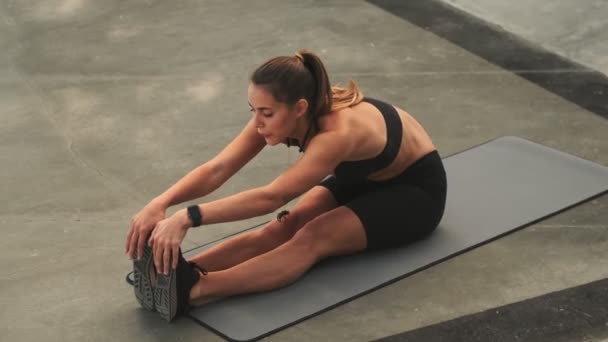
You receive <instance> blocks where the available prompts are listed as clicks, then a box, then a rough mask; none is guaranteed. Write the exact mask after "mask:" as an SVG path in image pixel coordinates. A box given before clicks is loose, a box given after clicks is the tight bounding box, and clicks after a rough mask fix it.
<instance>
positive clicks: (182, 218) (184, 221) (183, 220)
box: [175, 209, 192, 230]
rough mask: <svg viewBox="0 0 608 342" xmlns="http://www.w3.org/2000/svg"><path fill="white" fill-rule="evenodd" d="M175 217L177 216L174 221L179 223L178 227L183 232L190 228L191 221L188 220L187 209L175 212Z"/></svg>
mask: <svg viewBox="0 0 608 342" xmlns="http://www.w3.org/2000/svg"><path fill="white" fill-rule="evenodd" d="M175 215H176V216H177V217H176V219H177V220H178V221H179V223H180V226H181V227H182V228H183V229H184V230H188V229H190V228H192V219H191V218H190V215H188V210H187V209H180V210H178V211H176V212H175Z"/></svg>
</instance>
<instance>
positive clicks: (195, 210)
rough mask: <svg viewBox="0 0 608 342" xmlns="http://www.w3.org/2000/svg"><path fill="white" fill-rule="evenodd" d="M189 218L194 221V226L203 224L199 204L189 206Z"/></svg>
mask: <svg viewBox="0 0 608 342" xmlns="http://www.w3.org/2000/svg"><path fill="white" fill-rule="evenodd" d="M188 218H190V221H192V227H198V226H200V225H201V224H203V222H202V221H203V215H202V214H201V209H200V208H199V207H198V205H191V206H189V207H188Z"/></svg>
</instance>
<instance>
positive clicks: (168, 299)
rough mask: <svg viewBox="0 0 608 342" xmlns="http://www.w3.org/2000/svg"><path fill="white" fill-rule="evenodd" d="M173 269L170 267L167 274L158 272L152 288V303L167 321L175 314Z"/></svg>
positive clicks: (175, 300)
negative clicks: (154, 285) (154, 286)
mask: <svg viewBox="0 0 608 342" xmlns="http://www.w3.org/2000/svg"><path fill="white" fill-rule="evenodd" d="M175 273H176V272H175V270H174V269H171V270H170V271H169V274H168V275H164V274H158V275H157V283H156V288H155V289H154V305H155V306H156V311H158V313H159V314H160V317H162V318H163V319H164V320H166V321H167V322H171V321H172V320H173V318H175V316H176V314H177V286H176V283H175V278H176V274H175Z"/></svg>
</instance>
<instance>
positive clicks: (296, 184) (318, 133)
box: [126, 50, 447, 321]
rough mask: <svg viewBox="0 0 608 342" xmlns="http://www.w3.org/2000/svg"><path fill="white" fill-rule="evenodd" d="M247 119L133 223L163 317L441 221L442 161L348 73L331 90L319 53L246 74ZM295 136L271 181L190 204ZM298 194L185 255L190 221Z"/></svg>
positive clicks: (222, 217)
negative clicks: (245, 227)
mask: <svg viewBox="0 0 608 342" xmlns="http://www.w3.org/2000/svg"><path fill="white" fill-rule="evenodd" d="M248 98H249V106H250V107H251V112H252V118H251V119H250V120H249V122H248V123H247V124H246V125H245V128H244V129H243V130H242V132H241V133H240V134H239V135H238V136H237V137H236V138H235V139H234V140H233V141H232V142H231V143H230V144H229V145H228V146H227V147H226V148H225V149H224V150H222V151H221V152H220V153H219V154H218V155H217V156H216V157H214V158H213V159H211V160H210V161H208V162H206V163H204V164H203V165H201V166H199V167H198V168H196V169H195V170H193V171H192V172H190V173H189V174H187V175H186V176H185V177H184V178H182V179H181V180H179V181H178V182H177V183H176V184H175V185H173V186H172V187H171V188H169V189H168V190H167V191H166V192H164V193H163V194H161V195H159V196H158V197H156V198H155V199H153V200H152V201H151V202H150V203H149V204H147V205H146V206H145V207H144V208H143V209H142V210H141V211H140V212H139V213H137V214H136V215H135V216H134V217H133V219H132V221H131V225H130V229H129V232H128V236H127V241H126V253H127V254H128V255H129V256H130V257H132V258H137V259H136V260H135V261H134V277H135V295H136V297H137V299H138V300H139V302H140V303H141V305H142V306H144V307H145V308H147V309H150V310H157V311H158V312H159V313H160V315H161V316H162V317H163V318H164V319H166V320H167V321H171V320H172V319H173V318H174V317H176V316H178V315H180V314H184V313H186V312H187V311H188V310H189V309H190V308H191V306H193V305H202V304H204V303H205V302H208V301H209V300H211V299H213V298H216V297H226V296H232V295H237V294H244V293H252V292H259V291H267V290H272V289H276V288H278V287H282V286H285V285H288V284H290V283H292V282H294V281H296V280H297V279H298V278H299V277H300V276H301V275H302V274H304V273H305V272H306V271H307V270H308V269H310V267H311V266H313V265H314V264H315V263H316V262H318V261H320V260H322V259H323V258H327V257H329V256H336V255H345V254H351V253H357V252H362V251H366V250H377V249H381V248H390V247H394V246H399V245H403V244H406V243H409V242H412V241H415V240H417V239H420V238H422V237H423V236H425V235H427V234H429V233H430V232H431V231H433V230H434V229H435V227H436V226H437V225H438V224H439V221H440V219H441V217H442V216H443V211H444V207H445V200H446V188H447V184H446V175H445V170H444V168H443V164H442V161H441V158H440V156H439V154H438V152H437V150H436V148H435V146H434V145H433V142H432V141H431V138H430V137H429V135H428V134H427V132H426V131H425V130H424V128H423V127H422V126H421V125H420V124H419V123H418V122H417V121H416V120H415V119H414V118H413V117H412V116H411V115H410V114H408V113H407V112H405V111H403V110H401V109H399V108H396V107H393V106H392V105H390V104H387V103H384V102H381V101H378V100H375V99H372V98H365V97H363V95H362V93H361V91H360V90H359V88H358V87H357V86H356V84H355V83H354V82H351V83H350V84H349V87H348V88H347V89H343V88H338V87H333V88H332V87H331V85H330V82H329V78H328V76H327V73H326V70H325V67H324V66H323V63H322V62H321V60H320V59H319V57H318V56H316V55H315V54H313V53H312V52H309V51H305V50H302V51H299V52H298V53H296V54H295V56H280V57H275V58H272V59H270V60H269V61H267V62H266V63H264V64H262V65H261V66H260V67H259V68H258V69H257V70H255V72H254V73H253V74H252V76H251V83H250V85H249V89H248ZM278 144H286V145H288V146H291V145H295V146H298V147H299V148H300V151H301V152H304V153H303V155H302V157H301V158H300V159H299V160H298V161H297V162H296V163H295V165H293V166H292V167H291V168H289V169H288V170H287V171H285V172H284V173H283V174H281V175H280V176H279V177H278V178H276V179H275V180H274V181H273V182H272V183H270V184H267V185H264V186H261V187H258V188H254V189H251V190H247V191H244V192H241V193H239V194H236V195H233V196H229V197H226V198H223V199H220V200H216V201H212V202H207V203H202V204H200V205H195V206H190V207H188V208H185V209H182V210H179V211H177V212H176V213H175V214H174V215H172V216H171V217H169V218H165V211H166V210H167V208H168V207H170V206H172V205H176V204H179V203H183V202H185V201H189V200H192V199H195V198H199V197H201V196H204V195H207V194H208V193H210V192H212V191H214V190H215V189H217V188H218V187H220V186H221V185H222V184H223V183H224V182H225V181H226V180H228V179H229V178H230V177H231V176H232V175H234V174H235V173H236V172H237V171H238V170H239V169H241V168H242V167H243V166H244V165H245V164H246V163H247V162H248V161H250V160H251V159H252V158H253V157H254V156H256V155H257V154H258V153H259V152H260V151H261V150H262V149H263V148H264V146H266V145H272V146H274V145H278ZM300 195H302V197H301V198H300V199H299V201H298V202H297V204H296V205H295V207H294V208H293V209H292V210H291V211H290V212H289V214H287V215H285V216H283V217H281V218H280V219H277V220H274V221H272V222H270V223H268V224H267V225H266V226H265V227H263V228H261V229H259V230H255V231H251V232H248V233H243V234H240V235H237V236H235V237H233V238H231V239H229V240H227V241H225V242H223V243H220V244H218V245H216V246H214V247H212V248H210V249H208V250H205V251H203V252H202V253H200V254H198V255H196V256H194V257H193V258H192V259H190V260H188V261H186V260H185V259H184V257H183V256H182V254H181V250H180V244H181V242H182V241H183V239H184V236H185V235H186V232H187V231H188V229H189V228H191V227H195V226H200V225H202V224H203V225H204V224H213V223H219V222H229V221H235V220H242V219H247V218H251V217H255V216H260V215H265V214H269V213H272V212H273V211H275V210H277V209H279V208H281V207H282V206H283V205H284V204H286V203H287V202H289V201H291V200H292V199H294V198H296V197H298V196H300Z"/></svg>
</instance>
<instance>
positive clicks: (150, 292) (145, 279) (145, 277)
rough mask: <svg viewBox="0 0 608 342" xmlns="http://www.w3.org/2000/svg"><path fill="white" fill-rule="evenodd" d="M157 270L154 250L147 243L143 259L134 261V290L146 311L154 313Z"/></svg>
mask: <svg viewBox="0 0 608 342" xmlns="http://www.w3.org/2000/svg"><path fill="white" fill-rule="evenodd" d="M155 278H156V269H155V268H154V257H153V256H152V248H151V247H150V246H148V243H147V242H146V244H145V247H144V250H143V253H142V257H141V259H139V260H137V259H136V260H133V284H132V285H133V290H134V292H135V298H137V301H138V302H139V304H140V305H141V306H142V307H143V308H144V309H146V310H149V311H154V309H155V306H154V286H153V285H154V282H153V281H154V280H155Z"/></svg>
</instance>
